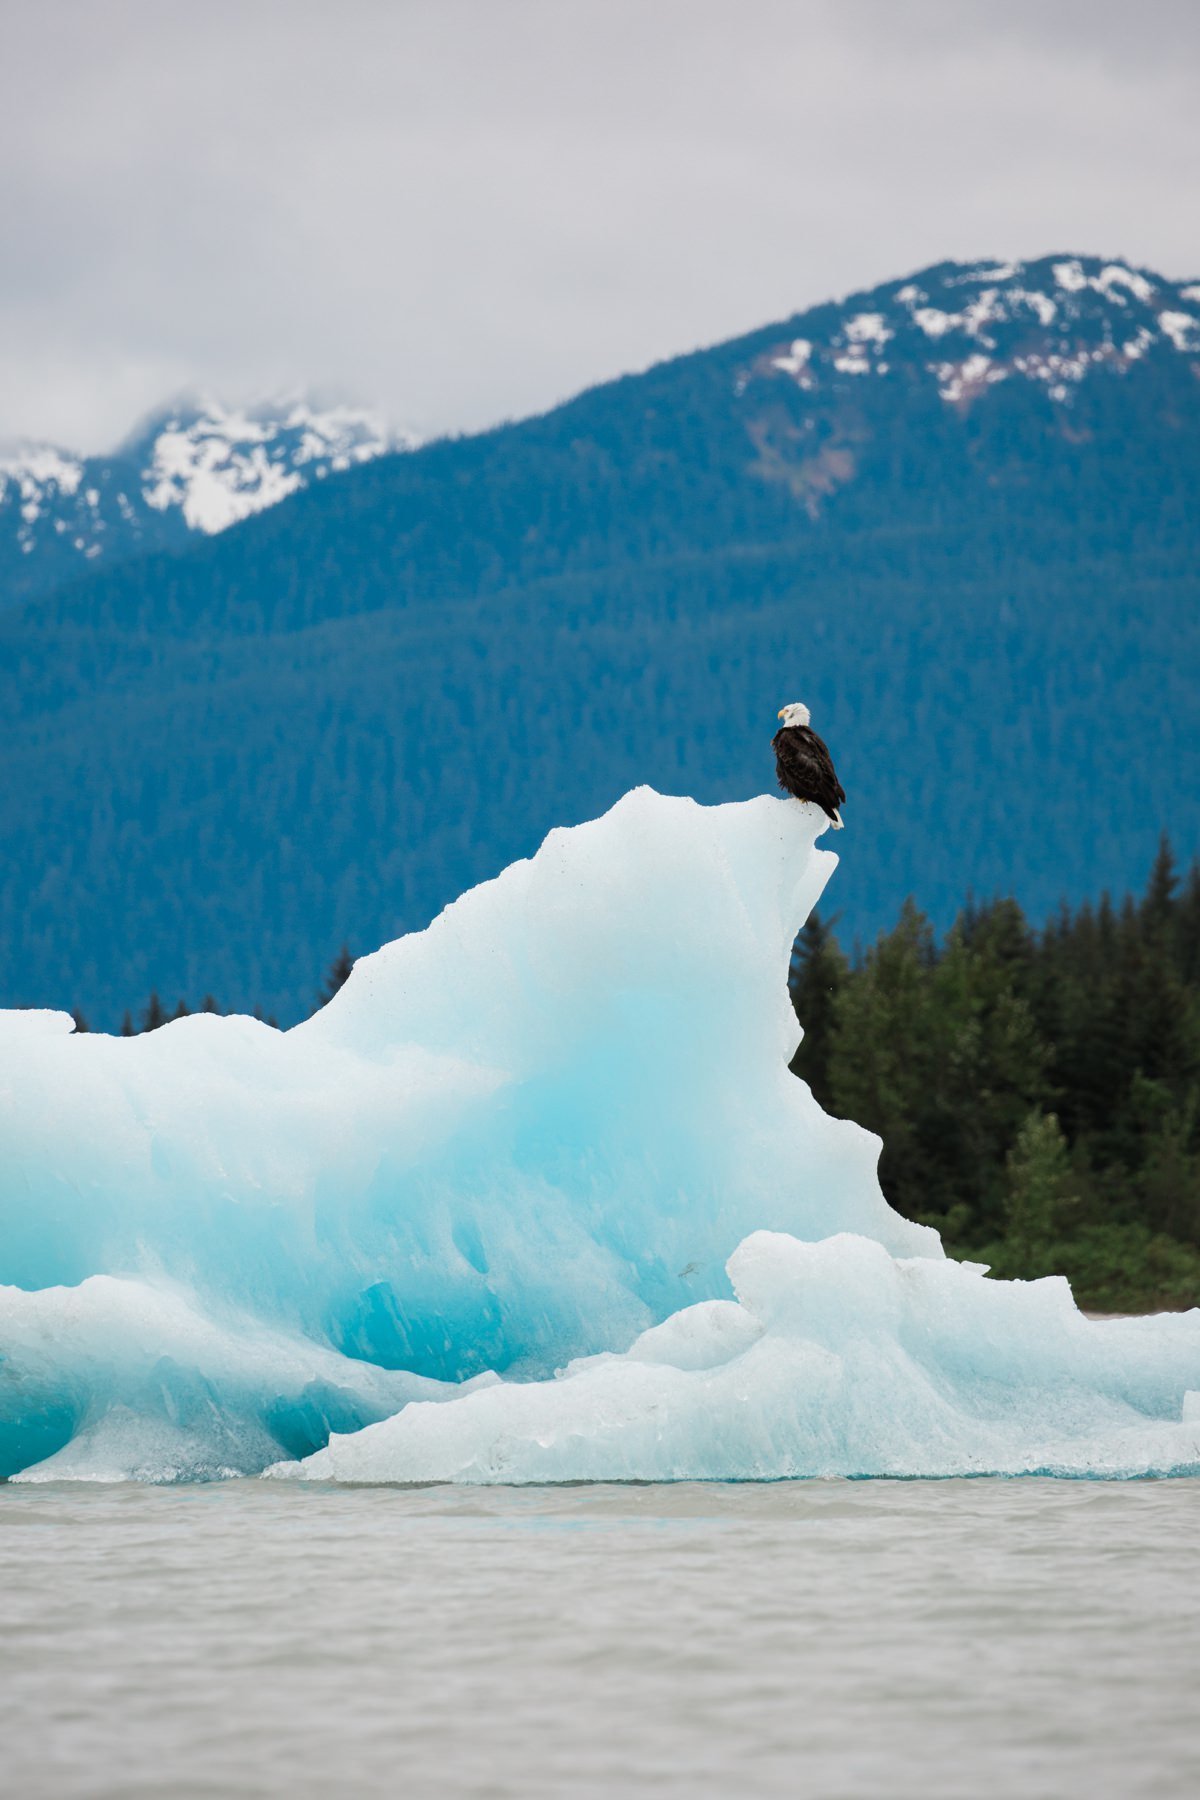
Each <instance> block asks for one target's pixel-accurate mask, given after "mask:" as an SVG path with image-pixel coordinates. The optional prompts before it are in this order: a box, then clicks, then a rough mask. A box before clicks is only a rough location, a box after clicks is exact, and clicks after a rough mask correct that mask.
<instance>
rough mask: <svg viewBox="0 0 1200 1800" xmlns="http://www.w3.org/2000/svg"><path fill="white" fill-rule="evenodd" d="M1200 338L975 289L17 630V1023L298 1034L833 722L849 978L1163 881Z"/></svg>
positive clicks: (1, 810)
mask: <svg viewBox="0 0 1200 1800" xmlns="http://www.w3.org/2000/svg"><path fill="white" fill-rule="evenodd" d="M1198 321H1200V284H1186V285H1182V286H1181V285H1179V284H1177V283H1173V282H1170V281H1167V280H1165V279H1164V278H1163V277H1161V276H1159V275H1157V274H1154V273H1152V272H1149V271H1145V270H1139V269H1134V268H1131V267H1130V266H1128V265H1127V264H1125V263H1119V262H1104V261H1102V260H1100V259H1096V258H1089V257H1075V256H1055V257H1047V258H1044V259H1042V260H1040V261H1037V262H1032V263H1028V264H1025V265H999V264H994V263H992V264H981V265H973V266H970V267H968V266H965V265H960V264H954V263H945V264H940V265H938V266H937V267H936V268H931V269H927V270H924V271H922V272H921V273H920V274H917V275H914V276H911V277H909V278H907V279H905V280H901V281H894V282H889V283H885V284H884V285H882V286H880V287H877V288H875V289H872V290H870V291H868V292H864V293H860V294H855V295H853V296H851V297H850V298H849V299H848V300H846V301H844V302H840V303H838V304H829V305H824V306H819V307H816V308H813V309H810V310H809V311H807V312H805V313H802V314H799V315H797V316H796V317H794V318H791V319H788V320H786V321H784V322H782V323H780V324H776V325H772V326H769V327H766V328H765V329H762V330H759V331H756V332H754V333H752V334H750V335H749V336H746V337H743V338H740V339H738V340H736V341H733V342H730V343H726V344H722V345H719V346H717V347H716V348H714V349H710V350H705V351H701V352H697V353H695V354H693V355H690V356H686V357H682V358H679V359H677V360H675V361H673V362H669V363H665V364H663V365H661V366H659V367H657V368H654V369H651V370H649V371H648V372H646V373H645V374H642V375H638V376H629V377H625V378H623V379H622V380H620V381H616V382H612V383H609V384H607V385H605V386H602V387H598V388H596V389H594V390H592V391H590V392H588V393H585V394H582V395H580V396H579V397H578V398H577V399H575V400H572V401H571V402H569V403H568V404H566V405H564V406H561V407H558V408H557V409H555V410H554V411H553V412H550V413H547V414H546V415H545V416H543V417H541V418H536V419H530V420H526V421H523V422H521V423H519V424H515V425H510V426H506V427H504V428H502V429H498V430H496V431H493V432H489V433H486V434H483V435H481V436H478V437H473V438H467V439H463V440H460V441H443V442H439V443H433V444H429V445H427V446H425V447H424V448H421V449H418V450H416V451H413V452H411V453H408V454H405V455H402V456H399V455H385V456H381V457H378V458H376V459H374V460H373V461H371V462H369V463H367V464H365V465H364V466H362V467H359V468H354V469H350V470H347V471H345V472H344V473H341V474H337V475H330V476H329V477H328V478H327V479H325V480H324V481H320V482H315V483H312V484H311V485H309V486H308V487H306V488H304V489H302V490H301V491H298V492H296V493H295V494H293V495H292V496H291V497H290V498H289V499H288V500H287V501H286V503H285V504H283V505H279V506H275V507H272V508H270V509H269V510H267V511H264V512H261V513H259V514H257V515H255V516H254V517H251V518H247V519H246V520H244V521H243V522H242V523H240V524H238V525H237V526H235V527H233V528H231V529H229V530H227V531H225V532H222V533H220V534H219V535H216V536H213V537H210V538H206V539H202V540H197V541H196V543H195V546H194V547H193V548H189V549H187V550H186V551H185V552H184V553H176V554H172V555H169V556H163V555H143V556H142V557H140V558H139V559H138V560H136V561H132V562H127V563H125V564H123V565H122V566H119V567H114V568H112V569H109V570H107V571H105V570H100V571H98V572H96V573H95V574H93V575H92V576H91V577H90V578H89V579H87V580H85V581H79V582H75V583H73V584H71V585H68V586H65V587H62V588H60V589H58V590H57V591H56V592H54V593H52V594H49V595H46V596H44V597H43V598H42V599H40V600H39V601H38V603H37V604H36V605H31V604H26V605H24V606H22V607H19V608H17V609H15V610H13V611H11V612H10V613H9V614H8V615H6V616H4V617H0V703H2V704H3V705H4V708H5V717H6V719H7V720H8V721H9V725H10V729H9V732H8V734H7V739H6V749H5V768H4V773H5V780H4V782H3V784H0V832H2V834H3V841H4V843H5V845H6V847H7V849H8V852H9V854H8V857H7V859H6V861H5V863H4V865H3V867H2V868H0V917H3V919H4V921H5V925H6V958H7V960H6V963H5V967H4V970H3V975H2V978H0V979H2V982H3V989H2V991H3V996H4V998H5V999H6V1000H7V1001H8V1002H10V1003H15V1002H39V1003H43V1004H48V1003H54V1004H60V1005H78V1006H82V1007H83V1008H84V1010H85V1012H87V1013H88V1015H89V1017H90V1018H91V1019H92V1022H93V1023H97V1022H106V1023H110V1024H111V1023H113V1022H115V1020H116V1019H118V1018H119V1016H120V1012H121V1010H122V1009H123V1008H124V1007H125V1006H126V1005H129V1004H136V1003H138V1001H139V1000H140V999H141V998H142V997H144V995H145V994H146V993H147V992H148V990H149V988H150V987H151V986H152V985H154V986H157V987H158V988H159V989H160V990H161V991H162V992H163V993H164V995H165V997H166V998H167V999H168V1001H169V1003H173V1002H174V1000H175V998H176V997H177V996H178V995H180V994H186V995H188V996H189V997H190V998H191V999H192V1000H193V1001H194V1000H195V999H197V998H198V997H199V996H200V995H202V994H203V993H204V992H205V991H211V992H213V993H214V994H216V995H217V996H218V998H219V999H220V1000H221V1001H222V1002H223V1003H224V1004H227V1005H238V1006H250V1005H253V1004H255V1003H259V1004H261V1005H262V1006H263V1008H264V1009H266V1010H271V1011H275V1012H276V1013H277V1014H278V1015H279V1016H280V1017H281V1018H283V1019H289V1018H295V1017H297V1016H298V1015H299V1014H300V1013H301V1012H303V1011H305V1010H307V1008H308V1006H310V1005H311V1003H312V999H313V997H314V990H315V987H316V984H317V982H318V981H319V977H320V972H321V970H322V968H323V967H324V966H325V965H326V964H327V962H328V961H329V959H330V958H331V957H332V956H333V954H334V952H335V951H336V950H337V948H338V946H339V945H340V944H341V943H342V942H343V941H348V942H349V944H350V945H351V947H352V949H354V950H363V949H366V948H369V947H371V946H373V945H375V944H377V943H379V942H382V941H383V940H385V939H386V938H388V937H391V936H394V935H395V934H396V933H397V932H398V931H400V930H402V929H408V928H411V927H414V926H419V925H421V924H422V923H424V922H425V921H426V920H427V919H429V918H430V917H431V916H432V915H433V914H434V913H435V912H436V911H437V910H438V908H439V907H440V906H442V905H443V904H444V903H445V902H446V901H447V900H449V899H451V898H452V897H453V896H454V895H455V894H456V893H458V892H460V891H461V890H462V889H463V888H464V887H465V886H467V885H468V884H470V883H471V882H474V881H477V880H479V879H481V878H483V877H486V876H487V875H490V874H492V873H494V872H495V871H496V870H498V869H499V868H501V867H502V866H504V865H505V864H506V863H508V862H510V861H512V860H513V859H514V857H517V856H519V855H522V854H525V853H527V852H529V851H531V850H532V849H533V848H534V847H535V846H536V844H537V843H538V841H539V840H540V838H541V837H542V835H543V834H544V833H545V832H546V831H547V830H548V829H550V828H551V827H552V826H553V825H556V824H565V823H571V822H573V821H576V820H579V819H582V818H584V817H587V816H589V815H594V814H596V813H598V812H600V811H602V810H603V809H604V808H605V807H606V806H607V805H608V804H610V803H611V801H612V800H614V799H615V798H616V797H617V796H618V795H619V794H620V793H621V792H622V791H623V790H624V789H625V788H627V787H630V786H632V785H634V784H636V783H638V782H641V781H646V782H650V783H651V784H653V785H655V786H657V787H660V788H662V789H665V790H668V791H675V792H686V793H692V794H695V795H696V796H697V797H699V798H701V799H705V800H718V799H726V798H739V797H743V796H746V795H748V794H752V793H755V792H759V791H761V790H763V789H764V788H768V787H770V786H771V785H772V782H773V769H772V766H771V757H770V750H769V744H768V740H769V738H770V736H771V733H772V731H773V729H774V725H775V712H776V709H777V708H778V706H780V705H781V704H782V703H783V702H784V701H788V700H794V699H801V700H804V701H806V702H807V703H808V704H809V706H810V707H811V708H812V712H813V719H814V724H815V725H816V727H817V729H818V730H820V731H821V732H822V735H824V736H825V737H827V739H828V740H829V742H830V744H831V746H832V748H833V751H834V754H835V758H836V760H837V764H838V771H839V774H840V775H841V777H842V779H843V782H844V785H845V787H846V789H847V791H848V793H849V796H850V798H849V801H848V804H847V807H846V808H845V818H846V825H847V829H846V831H845V833H844V834H843V835H841V836H840V837H839V838H838V840H837V849H838V852H839V855H840V856H841V857H842V859H843V866H842V869H841V870H840V871H839V873H838V875H837V877H836V878H835V880H834V882H833V884H832V886H831V888H830V891H829V898H830V903H831V905H832V906H834V907H835V908H838V909H840V910H841V914H842V919H841V924H840V927H839V931H840V934H841V936H842V938H843V941H849V940H851V939H852V938H853V937H854V936H855V935H856V934H861V935H863V936H867V935H871V934H873V933H874V932H875V931H876V930H877V929H879V928H880V927H881V926H883V925H885V924H889V923H890V922H891V921H892V920H893V919H894V917H895V914H896V911H897V909H898V906H899V904H900V901H901V900H902V899H903V898H904V896H905V895H906V894H909V893H912V894H913V895H915V897H916V898H917V900H918V901H919V902H920V903H921V904H922V905H923V906H925V907H926V908H928V909H929V910H930V911H931V912H932V913H933V915H934V917H935V918H936V919H937V920H938V922H939V923H942V924H945V923H947V922H948V921H949V919H950V918H951V917H952V916H953V912H954V910H955V908H956V907H957V905H958V904H960V903H961V901H962V899H963V897H964V896H965V894H966V893H967V891H968V890H969V889H972V888H973V889H974V890H975V891H976V892H978V893H980V894H981V895H986V894H989V893H992V892H994V891H1001V892H1006V893H1008V892H1011V893H1015V894H1016V895H1017V897H1018V898H1019V899H1020V900H1021V901H1022V902H1023V903H1024V904H1025V905H1026V907H1027V908H1028V909H1029V910H1030V911H1031V912H1032V914H1033V915H1034V916H1035V917H1044V916H1045V915H1046V914H1047V913H1048V912H1049V911H1050V910H1051V909H1052V908H1053V907H1054V906H1055V905H1056V903H1057V902H1058V900H1059V899H1060V898H1061V897H1067V898H1072V899H1080V898H1082V897H1084V896H1087V895H1089V894H1091V895H1094V894H1096V893H1098V892H1099V891H1100V890H1101V888H1103V887H1106V886H1107V887H1111V888H1113V889H1115V890H1116V891H1118V892H1120V891H1125V890H1127V889H1128V888H1129V887H1130V886H1132V885H1140V884H1141V882H1142V880H1143V878H1144V875H1145V872H1146V869H1147V868H1148V866H1149V864H1150V861H1151V860H1152V857H1153V854H1154V850H1155V846H1156V842H1157V839H1158V835H1159V833H1160V831H1162V830H1163V829H1168V830H1169V831H1170V833H1171V834H1172V837H1173V838H1174V840H1175V843H1176V845H1177V847H1178V849H1179V850H1180V851H1181V852H1182V853H1184V854H1185V855H1191V854H1192V853H1194V852H1195V851H1196V850H1197V849H1198V848H1200V756H1198V750H1200V743H1198V737H1197V720H1198V718H1200V711H1198V709H1197V705H1196V699H1197V694H1196V686H1197V675H1198V673H1200V605H1198V602H1200V554H1198V553H1200V504H1198V502H1200V410H1198V407H1197V399H1198V397H1200V382H1198V370H1200V322H1198ZM580 955H581V956H586V955H587V945H586V944H585V943H581V944H580ZM782 975H783V972H782V971H781V978H782ZM703 979H704V973H703V970H698V971H697V980H699V981H702V980H703Z"/></svg>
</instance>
